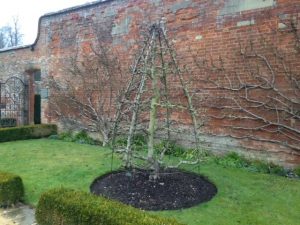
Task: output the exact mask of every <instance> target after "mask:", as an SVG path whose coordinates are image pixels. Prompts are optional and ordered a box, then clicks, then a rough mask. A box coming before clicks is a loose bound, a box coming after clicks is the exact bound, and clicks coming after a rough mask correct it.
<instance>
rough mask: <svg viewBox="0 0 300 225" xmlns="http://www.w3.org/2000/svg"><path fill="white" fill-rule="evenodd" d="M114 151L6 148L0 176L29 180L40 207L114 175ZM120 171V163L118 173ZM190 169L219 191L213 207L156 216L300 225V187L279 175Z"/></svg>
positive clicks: (64, 146) (41, 145) (39, 144)
mask: <svg viewBox="0 0 300 225" xmlns="http://www.w3.org/2000/svg"><path fill="white" fill-rule="evenodd" d="M109 153H110V152H109V150H108V149H105V148H100V147H98V146H90V145H81V144H76V143H70V142H62V141H56V140H46V139H41V140H29V141H17V142H7V143H1V144H0V170H4V171H8V172H13V173H16V174H18V175H20V176H21V177H22V178H23V181H24V185H25V192H26V194H25V202H26V203H28V204H31V205H36V203H37V201H38V198H39V196H40V194H41V193H42V192H44V191H45V190H48V189H50V188H53V187H59V186H64V187H71V188H76V189H80V190H84V191H89V185H90V184H91V182H92V181H93V179H94V178H96V177H97V176H99V175H101V174H103V173H105V172H107V171H110V162H111V161H110V154H109ZM119 165H120V162H118V161H117V160H116V161H115V163H114V168H115V169H116V168H117V167H118V166H119ZM185 169H188V170H192V171H194V172H198V173H201V174H203V175H205V176H207V177H208V178H209V179H210V180H211V181H212V182H214V183H215V184H216V186H217V187H218V194H217V196H215V197H214V198H213V199H212V201H210V202H208V203H204V204H201V205H199V206H196V207H192V208H189V209H184V210H175V211H164V212H155V213H158V214H160V215H163V216H168V217H173V218H177V219H178V220H180V221H182V222H185V223H186V224H188V225H199V224H206V225H210V224H215V225H219V224H222V225H226V224H228V225H229V224H230V225H234V224H245V225H254V224H263V225H268V224H270V225H277V224H278V225H279V224H282V225H297V224H299V221H300V213H299V212H300V181H299V180H291V179H288V178H284V177H279V176H276V175H267V174H261V173H253V172H248V171H244V170H241V169H237V168H223V167H222V166H220V165H216V164H214V163H208V164H205V165H202V166H201V167H200V168H192V167H186V168H185Z"/></svg>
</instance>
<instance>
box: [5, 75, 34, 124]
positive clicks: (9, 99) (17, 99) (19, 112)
mask: <svg viewBox="0 0 300 225" xmlns="http://www.w3.org/2000/svg"><path fill="white" fill-rule="evenodd" d="M26 124H28V85H27V84H25V83H24V82H23V81H22V80H21V79H20V78H18V77H11V78H9V79H7V80H6V81H5V82H4V83H0V127H13V126H20V125H26Z"/></svg>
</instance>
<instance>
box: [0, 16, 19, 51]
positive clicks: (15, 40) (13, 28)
mask: <svg viewBox="0 0 300 225" xmlns="http://www.w3.org/2000/svg"><path fill="white" fill-rule="evenodd" d="M22 42H23V34H22V33H21V28H20V22H19V18H18V17H13V18H12V23H11V24H10V25H6V26H4V27H1V28H0V49H1V48H7V47H14V46H18V45H21V44H22Z"/></svg>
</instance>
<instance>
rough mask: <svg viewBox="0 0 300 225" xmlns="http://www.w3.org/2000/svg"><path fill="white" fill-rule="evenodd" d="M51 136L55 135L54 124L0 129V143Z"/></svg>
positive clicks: (55, 127) (55, 128)
mask: <svg viewBox="0 0 300 225" xmlns="http://www.w3.org/2000/svg"><path fill="white" fill-rule="evenodd" d="M53 134H57V126H56V125H54V124H40V125H29V126H21V127H10V128H0V142H6V141H16V140H27V139H36V138H42V137H48V136H50V135H53Z"/></svg>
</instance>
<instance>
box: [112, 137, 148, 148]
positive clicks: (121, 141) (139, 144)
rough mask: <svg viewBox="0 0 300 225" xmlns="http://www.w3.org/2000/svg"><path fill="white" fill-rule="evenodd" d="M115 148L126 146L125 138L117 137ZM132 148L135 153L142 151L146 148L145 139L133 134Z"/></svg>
mask: <svg viewBox="0 0 300 225" xmlns="http://www.w3.org/2000/svg"><path fill="white" fill-rule="evenodd" d="M115 144H116V146H119V147H125V146H126V145H127V137H118V138H117V140H116V143H115ZM132 147H133V148H134V150H135V151H143V150H145V149H146V148H147V138H146V136H145V135H142V134H135V135H134V136H133V138H132Z"/></svg>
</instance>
